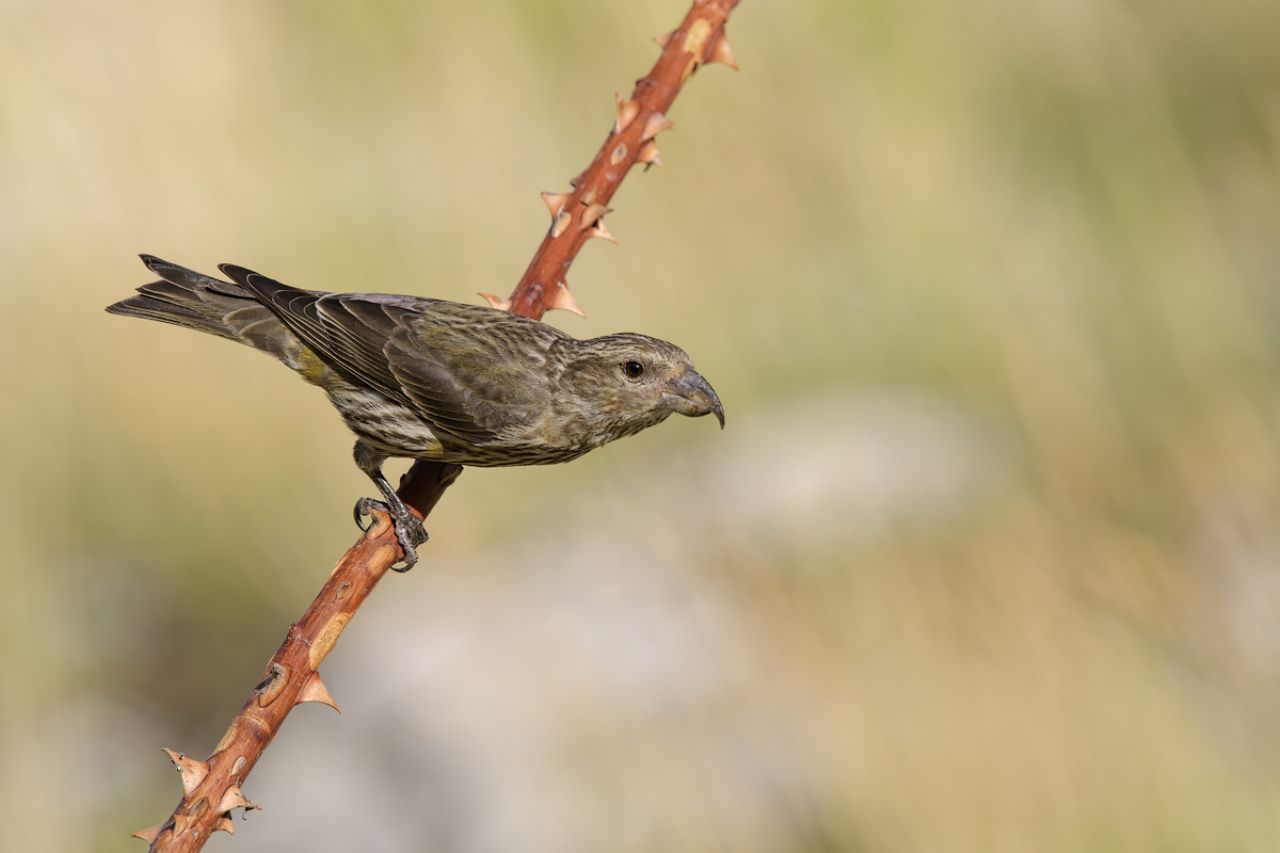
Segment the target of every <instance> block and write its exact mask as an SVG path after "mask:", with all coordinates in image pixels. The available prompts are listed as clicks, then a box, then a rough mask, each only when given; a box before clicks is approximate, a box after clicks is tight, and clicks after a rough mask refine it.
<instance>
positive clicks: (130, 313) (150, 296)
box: [107, 255, 300, 369]
mask: <svg viewBox="0 0 1280 853" xmlns="http://www.w3.org/2000/svg"><path fill="white" fill-rule="evenodd" d="M141 257H142V262H143V263H144V264H146V265H147V269H149V270H151V271H152V272H153V273H155V274H156V275H158V276H160V280H159V281H156V282H152V283H151V284H144V285H143V286H142V287H139V288H138V293H137V295H135V296H130V297H129V298H128V299H122V300H121V301H119V302H116V303H115V304H113V305H108V306H107V313H109V314H120V315H122V316H125V317H142V318H144V319H146V320H157V321H159V322H161V323H172V324H173V325H175V326H184V327H186V328H188V329H195V330H197V331H200V332H207V333H208V334H211V335H218V336H219V337H223V338H227V339H229V340H233V341H239V342H240V343H243V344H247V345H248V346H251V347H253V348H254V349H259V350H262V351H263V352H267V353H270V354H271V355H274V356H275V357H276V358H278V359H280V360H281V361H283V362H284V363H285V364H287V365H289V366H290V367H293V368H294V369H298V368H299V364H298V355H299V348H300V342H299V341H298V339H297V337H296V336H294V334H293V333H292V332H290V331H289V330H288V329H287V328H286V327H285V325H284V324H283V323H281V322H280V320H279V319H278V318H277V317H276V316H275V314H273V313H271V311H270V309H268V308H267V307H266V306H264V305H262V304H261V303H260V302H258V300H257V297H256V296H255V295H254V293H253V292H252V291H250V290H247V289H245V288H243V287H241V286H240V285H238V284H233V283H231V282H227V281H222V280H220V279H216V278H211V277H210V276H207V275H203V274H201V273H198V272H195V271H193V270H189V269H187V268H185V267H180V266H178V265H177V264H172V263H169V262H168V261H164V260H161V259H160V258H157V257H153V256H152V255H142V256H141Z"/></svg>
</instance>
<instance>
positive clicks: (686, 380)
mask: <svg viewBox="0 0 1280 853" xmlns="http://www.w3.org/2000/svg"><path fill="white" fill-rule="evenodd" d="M670 385H671V390H672V391H673V392H674V393H675V400H674V408H675V410H676V411H677V412H679V413H680V414H682V415H688V416H689V417H691V418H700V417H702V416H703V415H711V414H714V415H715V416H716V420H718V421H720V429H724V407H723V406H721V405H720V397H719V396H718V395H717V394H716V389H714V388H712V387H711V383H710V382H708V381H707V380H705V379H703V378H702V374H700V373H698V371H696V370H693V369H690V370H687V371H686V372H685V374H684V375H683V376H681V377H679V378H678V379H673V380H671V382H670Z"/></svg>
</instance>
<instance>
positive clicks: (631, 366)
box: [622, 361, 644, 379]
mask: <svg viewBox="0 0 1280 853" xmlns="http://www.w3.org/2000/svg"><path fill="white" fill-rule="evenodd" d="M622 372H623V373H625V374H627V377H628V378H629V379H639V378H640V375H641V374H642V373H644V365H643V364H641V363H640V362H638V361H628V362H627V363H626V364H624V365H622Z"/></svg>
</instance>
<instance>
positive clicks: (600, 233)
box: [590, 219, 618, 246]
mask: <svg viewBox="0 0 1280 853" xmlns="http://www.w3.org/2000/svg"><path fill="white" fill-rule="evenodd" d="M590 236H592V237H600V238H601V239H604V240H608V241H609V242H610V243H612V244H613V245H615V246H616V245H618V238H617V237H615V236H613V235H612V234H610V233H609V229H608V228H606V227H604V220H603V219H601V220H600V221H599V222H597V223H596V227H595V228H592V229H591V234H590Z"/></svg>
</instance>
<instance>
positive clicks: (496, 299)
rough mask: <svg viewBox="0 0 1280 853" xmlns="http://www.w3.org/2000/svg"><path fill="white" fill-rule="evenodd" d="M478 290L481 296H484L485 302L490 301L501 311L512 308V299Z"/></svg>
mask: <svg viewBox="0 0 1280 853" xmlns="http://www.w3.org/2000/svg"><path fill="white" fill-rule="evenodd" d="M477 292H478V293H480V298H482V299H483V300H484V301H485V302H488V303H489V304H490V305H492V306H493V307H494V308H497V309H498V310H499V311H510V310H511V300H510V299H503V298H502V297H501V296H494V295H493V294H492V293H484V292H483V291H477Z"/></svg>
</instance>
